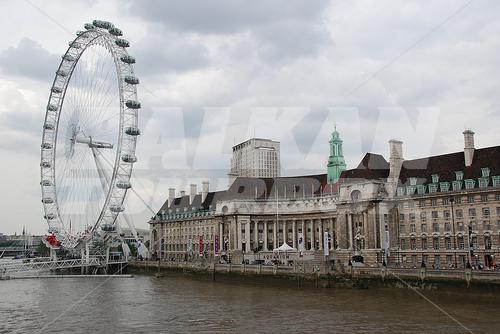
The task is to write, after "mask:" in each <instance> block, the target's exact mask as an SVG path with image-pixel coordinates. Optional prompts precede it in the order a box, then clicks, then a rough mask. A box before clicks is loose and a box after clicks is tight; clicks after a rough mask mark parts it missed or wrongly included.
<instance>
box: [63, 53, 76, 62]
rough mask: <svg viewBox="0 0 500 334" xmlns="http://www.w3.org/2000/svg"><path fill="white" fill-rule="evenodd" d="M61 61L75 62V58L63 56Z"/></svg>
mask: <svg viewBox="0 0 500 334" xmlns="http://www.w3.org/2000/svg"><path fill="white" fill-rule="evenodd" d="M62 59H64V60H66V61H75V57H73V56H72V55H70V54H65V55H63V56H62Z"/></svg>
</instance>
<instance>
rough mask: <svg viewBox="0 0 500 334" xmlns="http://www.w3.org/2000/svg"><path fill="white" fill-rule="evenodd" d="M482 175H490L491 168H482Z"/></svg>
mask: <svg viewBox="0 0 500 334" xmlns="http://www.w3.org/2000/svg"><path fill="white" fill-rule="evenodd" d="M481 176H482V177H490V169H489V168H488V167H485V168H481Z"/></svg>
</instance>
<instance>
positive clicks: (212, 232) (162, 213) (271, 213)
mask: <svg viewBox="0 0 500 334" xmlns="http://www.w3.org/2000/svg"><path fill="white" fill-rule="evenodd" d="M463 135H464V150H463V151H460V152H454V153H448V154H443V155H439V156H431V157H424V158H420V159H413V160H405V159H404V155H403V143H402V142H401V141H397V140H391V141H389V152H390V154H389V157H388V159H386V158H385V157H383V156H382V155H380V154H373V153H367V154H366V155H365V156H364V158H363V159H362V160H361V161H360V163H359V165H358V166H357V167H356V168H354V169H349V170H346V164H345V161H344V157H343V151H342V140H341V139H340V135H339V132H338V131H337V130H336V129H335V130H334V131H333V132H332V137H331V140H330V141H329V144H330V156H329V159H328V165H327V173H326V174H319V175H304V176H293V177H249V176H239V175H235V174H236V173H235V171H236V169H235V168H232V170H231V172H230V177H231V178H232V180H233V181H232V183H231V184H230V186H229V188H228V189H227V190H223V191H215V192H214V191H210V189H209V183H208V182H204V183H203V184H202V191H201V192H197V189H196V188H197V187H196V185H191V189H190V193H189V194H185V193H184V192H181V196H176V192H175V189H170V190H169V196H168V199H167V200H166V201H165V203H164V205H163V206H162V207H161V208H160V209H159V211H158V213H157V215H156V216H155V217H153V218H152V219H151V220H150V222H149V224H150V227H151V246H150V251H151V253H152V254H153V257H155V258H159V259H161V260H165V261H171V260H175V261H197V260H199V259H200V258H212V257H213V256H214V253H215V255H217V256H219V259H220V261H226V262H229V261H230V262H233V263H241V262H242V261H243V262H245V263H247V262H248V263H251V262H253V261H256V260H260V262H271V261H274V263H276V261H278V262H281V263H283V264H291V262H300V261H309V262H314V261H315V262H322V261H325V260H327V261H334V262H335V263H338V264H342V263H343V264H345V263H347V262H348V261H349V260H351V261H354V262H363V263H364V265H367V266H378V265H382V263H383V262H384V261H385V262H386V263H387V265H389V266H402V267H416V266H420V265H421V263H422V262H425V263H426V265H427V266H429V267H431V266H433V267H435V268H449V267H458V268H462V267H464V266H465V265H466V264H467V262H469V263H470V264H471V265H473V266H485V267H494V266H495V265H496V257H497V256H499V255H500V146H495V147H488V148H475V146H474V133H473V132H472V131H470V130H466V131H465V132H464V133H463ZM272 143H273V152H274V153H273V156H275V157H279V144H277V143H276V142H272ZM237 146H238V145H237ZM245 149H246V146H245ZM249 149H250V148H249ZM239 150H240V148H239V147H235V148H233V152H238V151H239ZM246 155H248V156H251V157H255V156H256V155H255V154H251V153H250V151H249V153H248V154H246ZM233 158H234V157H233ZM238 159H239V161H238V163H239V164H245V163H246V162H244V161H241V159H242V155H241V154H240V155H239V156H238ZM273 161H274V164H275V165H279V163H280V162H279V160H275V159H273ZM247 172H248V171H247ZM273 173H276V171H273ZM284 254H285V255H286V256H284Z"/></svg>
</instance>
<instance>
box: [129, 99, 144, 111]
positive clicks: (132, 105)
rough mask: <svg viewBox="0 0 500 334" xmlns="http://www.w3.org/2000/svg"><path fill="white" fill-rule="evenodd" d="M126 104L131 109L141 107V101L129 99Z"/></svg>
mask: <svg viewBox="0 0 500 334" xmlns="http://www.w3.org/2000/svg"><path fill="white" fill-rule="evenodd" d="M125 105H126V106H127V107H128V108H130V109H139V108H140V107H141V103H140V102H138V101H134V100H127V102H125Z"/></svg>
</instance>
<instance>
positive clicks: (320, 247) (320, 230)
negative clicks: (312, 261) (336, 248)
mask: <svg viewBox="0 0 500 334" xmlns="http://www.w3.org/2000/svg"><path fill="white" fill-rule="evenodd" d="M318 234H319V236H318V241H319V247H318V249H319V250H323V219H320V220H319V233H318Z"/></svg>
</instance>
